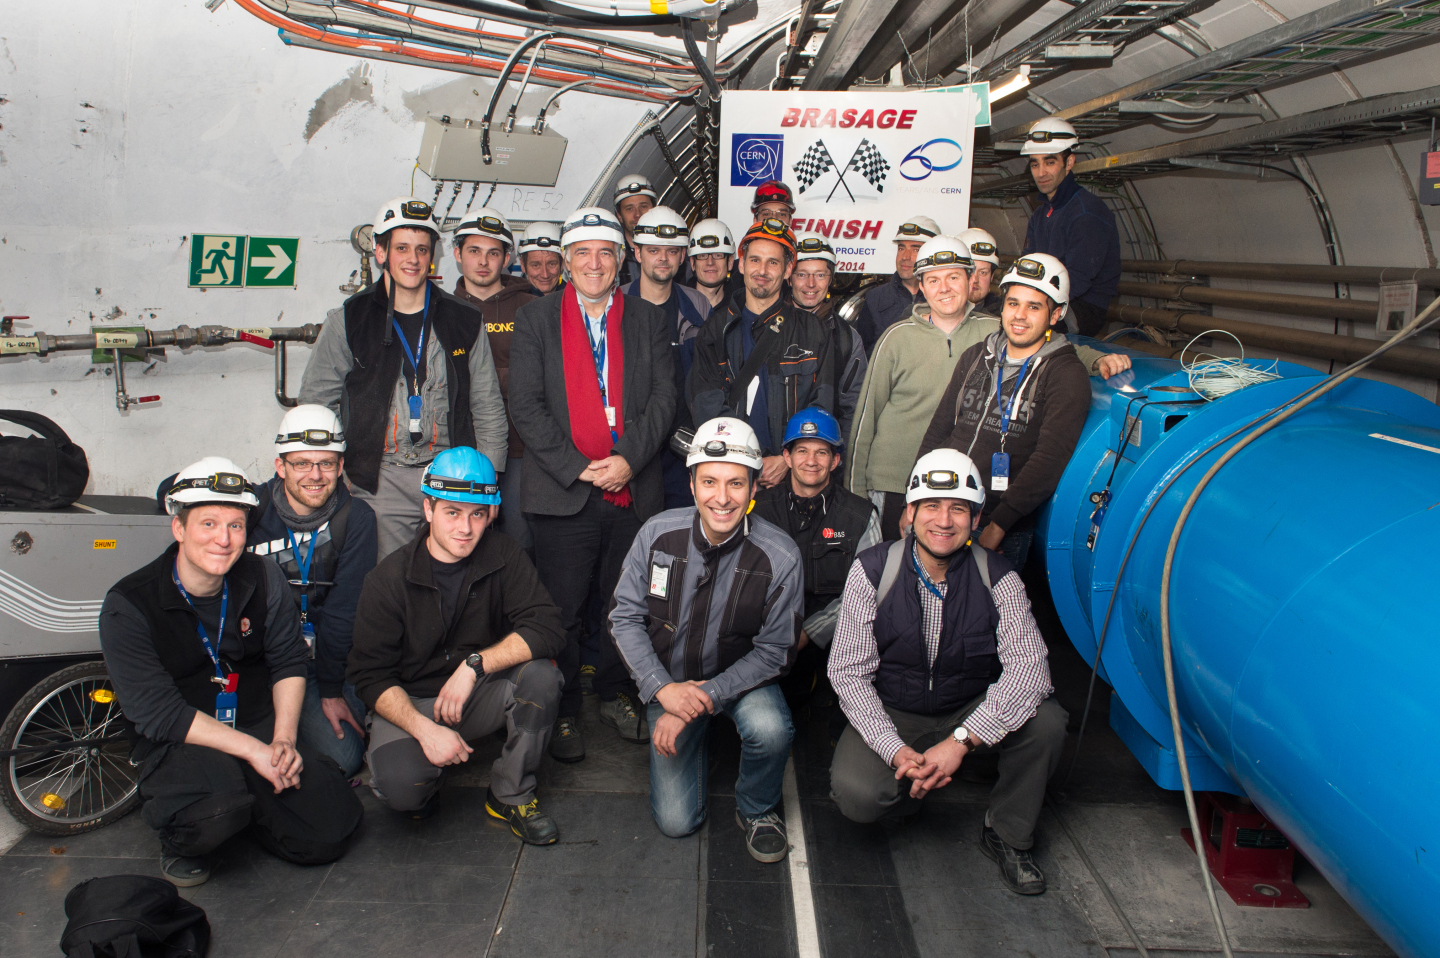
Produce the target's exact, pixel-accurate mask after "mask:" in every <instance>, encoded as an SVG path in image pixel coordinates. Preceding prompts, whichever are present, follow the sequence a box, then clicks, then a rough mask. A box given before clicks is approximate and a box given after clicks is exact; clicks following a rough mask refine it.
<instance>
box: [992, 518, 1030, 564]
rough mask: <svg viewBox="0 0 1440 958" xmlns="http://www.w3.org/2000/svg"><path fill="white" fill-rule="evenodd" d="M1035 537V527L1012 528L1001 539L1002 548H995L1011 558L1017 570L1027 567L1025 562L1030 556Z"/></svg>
mask: <svg viewBox="0 0 1440 958" xmlns="http://www.w3.org/2000/svg"><path fill="white" fill-rule="evenodd" d="M1034 539H1035V530H1034V528H1033V527H1032V528H1030V529H1018V530H1011V531H1010V532H1007V533H1005V538H1003V539H1001V540H1000V548H999V549H997V550H995V551H996V552H999V553H1000V554H1001V555H1002V556H1004V557H1005V558H1007V559H1009V560H1010V564H1011V565H1013V566H1014V567H1015V571H1016V572H1022V571H1024V569H1025V562H1026V560H1027V559H1029V558H1030V543H1031V542H1033V541H1034Z"/></svg>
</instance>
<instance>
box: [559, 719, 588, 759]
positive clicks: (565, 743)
mask: <svg viewBox="0 0 1440 958" xmlns="http://www.w3.org/2000/svg"><path fill="white" fill-rule="evenodd" d="M550 757H551V758H553V759H554V760H555V761H557V762H565V763H566V764H569V763H572V762H578V761H580V760H581V759H582V758H584V757H585V739H584V738H583V737H582V736H581V735H580V720H579V719H578V718H559V719H556V720H555V730H554V731H553V732H551V733H550Z"/></svg>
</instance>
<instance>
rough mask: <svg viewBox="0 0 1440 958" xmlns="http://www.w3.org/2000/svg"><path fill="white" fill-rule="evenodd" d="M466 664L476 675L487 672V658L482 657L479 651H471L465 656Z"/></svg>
mask: <svg viewBox="0 0 1440 958" xmlns="http://www.w3.org/2000/svg"><path fill="white" fill-rule="evenodd" d="M465 664H466V665H468V666H470V668H471V670H472V671H474V673H475V674H476V675H484V674H485V660H484V659H482V658H480V653H479V652H471V653H470V654H469V655H467V656H465Z"/></svg>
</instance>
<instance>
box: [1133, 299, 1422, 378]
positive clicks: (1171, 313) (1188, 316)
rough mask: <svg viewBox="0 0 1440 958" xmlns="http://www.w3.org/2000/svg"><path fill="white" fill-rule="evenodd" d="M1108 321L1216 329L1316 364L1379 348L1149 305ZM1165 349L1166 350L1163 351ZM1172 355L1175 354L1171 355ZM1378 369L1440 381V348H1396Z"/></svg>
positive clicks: (1325, 335)
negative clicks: (1308, 358) (1308, 357)
mask: <svg viewBox="0 0 1440 958" xmlns="http://www.w3.org/2000/svg"><path fill="white" fill-rule="evenodd" d="M1105 318H1106V319H1109V320H1114V321H1115V322H1117V323H1126V324H1128V325H1131V326H1155V327H1157V328H1159V329H1173V330H1177V331H1179V332H1183V333H1188V334H1190V335H1191V336H1194V335H1197V334H1199V333H1203V332H1206V331H1208V330H1212V329H1218V330H1223V331H1225V332H1227V333H1234V334H1235V335H1236V336H1238V337H1239V338H1240V341H1241V342H1242V343H1244V344H1245V345H1246V346H1253V347H1257V348H1260V349H1273V350H1276V351H1277V352H1287V353H1296V354H1298V355H1301V356H1310V357H1312V358H1314V359H1335V360H1341V361H1343V362H1347V363H1350V362H1354V361H1356V360H1357V359H1363V358H1364V357H1365V356H1368V355H1370V353H1371V352H1372V351H1374V349H1375V343H1376V341H1375V340H1373V339H1360V338H1358V337H1356V336H1336V335H1334V334H1332V333H1314V332H1310V331H1309V330H1305V329H1292V328H1290V327H1288V326H1267V325H1265V324H1264V323H1247V322H1243V321H1241V320H1237V319H1220V318H1219V317H1216V316H1206V315H1204V314H1203V313H1182V312H1177V311H1175V310H1169V309H1153V308H1150V307H1145V306H1126V305H1123V304H1120V303H1114V304H1111V306H1110V311H1109V312H1108V313H1106V314H1105ZM1125 346H1126V348H1139V349H1141V350H1142V351H1144V352H1150V350H1148V349H1145V344H1143V343H1130V342H1127V343H1126V344H1125ZM1162 348H1163V347H1162ZM1171 354H1172V355H1173V350H1172V351H1171ZM1371 365H1372V366H1374V367H1375V368H1376V369H1387V370H1389V371H1391V372H1396V373H1405V374H1406V375H1409V376H1420V377H1422V378H1424V379H1440V349H1431V348H1428V347H1425V346H1396V347H1395V348H1394V349H1391V350H1390V351H1389V352H1387V353H1385V354H1384V355H1383V356H1380V357H1379V358H1377V359H1376V360H1375V361H1374V362H1373V363H1372V364H1371Z"/></svg>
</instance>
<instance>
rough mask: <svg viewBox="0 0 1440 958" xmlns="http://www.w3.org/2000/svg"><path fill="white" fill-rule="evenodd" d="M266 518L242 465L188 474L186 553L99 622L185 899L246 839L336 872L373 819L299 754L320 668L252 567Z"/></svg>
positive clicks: (264, 574) (173, 501)
mask: <svg viewBox="0 0 1440 958" xmlns="http://www.w3.org/2000/svg"><path fill="white" fill-rule="evenodd" d="M257 504H258V500H257V498H256V496H255V487H254V486H252V485H251V484H250V480H249V479H248V478H246V476H245V474H244V473H243V472H241V471H240V469H239V468H238V467H237V466H236V465H235V464H234V463H232V462H231V461H230V460H228V459H221V458H219V457H215V456H212V457H208V458H205V459H201V460H200V461H199V462H197V463H195V464H194V465H191V466H187V467H186V468H185V469H183V470H181V471H180V473H179V475H177V476H176V478H175V482H174V485H172V486H171V487H170V490H169V492H168V493H167V494H166V496H165V507H166V510H167V511H168V512H169V513H170V515H171V516H172V517H173V518H172V519H171V520H170V528H171V532H172V533H173V534H174V536H175V544H174V545H173V546H171V547H170V548H169V549H166V550H165V552H164V553H163V554H162V555H161V556H160V557H159V558H158V559H156V560H155V561H154V562H152V563H150V564H149V565H147V566H145V567H144V568H142V569H139V570H137V571H135V572H132V573H131V574H130V575H128V576H126V577H125V578H123V579H121V580H120V581H119V582H117V583H116V584H115V585H114V586H113V587H112V588H111V589H110V592H109V593H108V594H107V595H106V596H105V604H104V606H103V607H102V608H101V610H100V647H101V650H102V651H103V652H104V653H105V666H106V668H107V669H109V671H110V678H111V680H112V681H113V682H114V684H115V692H116V694H118V695H119V697H120V703H121V706H122V707H123V709H124V712H125V717H126V718H127V719H129V720H130V721H131V722H133V723H134V725H135V729H136V731H137V733H138V734H139V739H138V741H137V742H136V745H135V750H134V752H133V753H132V755H131V761H132V762H134V763H135V764H136V765H138V766H139V768H140V775H139V786H140V794H141V796H142V797H143V798H144V799H145V805H144V808H143V810H142V812H141V816H142V817H143V818H144V819H145V823H146V824H148V825H149V826H150V827H151V828H153V829H155V830H156V831H157V832H158V833H159V835H160V868H161V872H162V873H163V874H164V876H165V877H166V878H168V879H169V880H170V881H171V882H173V883H175V884H176V885H179V886H182V887H188V886H191V885H199V884H200V883H202V882H204V881H206V880H207V879H209V877H210V869H211V861H210V854H211V852H214V851H215V850H216V849H217V848H219V847H220V846H221V845H222V844H223V843H224V842H225V841H226V840H227V839H229V838H230V837H231V836H233V835H235V834H237V833H238V832H240V831H241V830H242V829H244V828H245V827H246V826H252V825H253V828H252V829H251V834H252V835H253V836H254V838H255V839H256V840H257V841H258V842H259V843H260V844H261V845H262V846H264V847H265V848H266V849H267V850H269V851H270V852H271V853H273V854H275V855H278V856H280V857H281V858H284V859H286V860H287V861H292V862H297V863H299V864H302V865H310V864H321V863H324V862H329V861H334V860H335V859H336V858H339V857H340V855H341V854H343V853H344V851H345V846H346V843H347V841H348V839H349V838H350V836H351V835H352V834H353V833H354V831H355V829H356V828H357V827H358V826H359V825H360V819H361V817H362V816H363V814H364V809H363V808H362V806H361V805H360V801H359V799H357V798H356V797H355V795H354V793H353V792H352V791H351V790H350V788H349V786H348V785H347V783H346V781H345V777H344V775H342V774H341V772H340V768H339V767H338V766H337V765H336V764H335V763H334V761H333V760H331V759H329V758H324V757H321V756H320V755H319V754H318V753H316V752H313V751H311V750H310V748H309V747H308V746H306V745H303V744H300V745H297V742H296V727H297V725H298V723H299V721H300V707H301V703H302V702H303V701H304V699H305V674H306V663H307V660H308V653H307V650H306V646H305V642H304V640H303V639H302V638H301V636H300V616H299V613H298V612H297V611H296V608H295V602H294V601H293V600H292V599H291V597H290V586H289V585H288V584H287V583H286V581H285V576H284V574H283V573H281V571H280V567H279V566H278V565H276V564H275V563H274V562H270V561H267V560H265V559H261V558H259V557H257V556H254V555H251V554H249V553H246V552H245V523H246V519H247V517H248V513H249V512H250V510H251V509H253V508H255V506H256V505H257Z"/></svg>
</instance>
